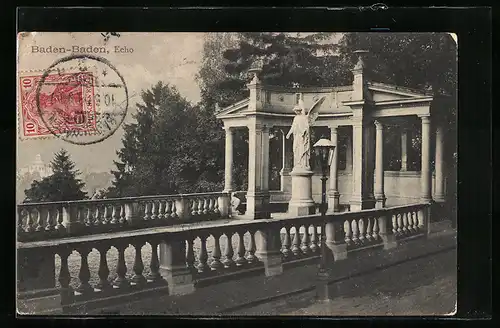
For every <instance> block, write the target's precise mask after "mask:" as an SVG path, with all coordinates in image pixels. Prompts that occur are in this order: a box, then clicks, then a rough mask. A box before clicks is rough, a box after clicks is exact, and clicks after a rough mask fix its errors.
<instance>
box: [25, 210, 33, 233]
mask: <svg viewBox="0 0 500 328" xmlns="http://www.w3.org/2000/svg"><path fill="white" fill-rule="evenodd" d="M26 211H27V212H28V216H26V228H25V229H24V231H25V232H33V231H34V228H33V216H32V214H33V211H32V210H31V209H27V210H26Z"/></svg>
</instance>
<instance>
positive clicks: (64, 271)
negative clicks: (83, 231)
mask: <svg viewBox="0 0 500 328" xmlns="http://www.w3.org/2000/svg"><path fill="white" fill-rule="evenodd" d="M71 253H72V252H71V250H70V249H67V248H64V249H59V250H58V254H59V257H60V258H61V268H60V269H59V279H58V280H59V283H60V284H61V290H62V291H63V292H64V293H66V294H67V295H71V296H72V295H74V293H73V289H72V288H71V286H70V285H69V283H70V282H71V275H70V273H69V267H68V257H69V256H70V254H71Z"/></svg>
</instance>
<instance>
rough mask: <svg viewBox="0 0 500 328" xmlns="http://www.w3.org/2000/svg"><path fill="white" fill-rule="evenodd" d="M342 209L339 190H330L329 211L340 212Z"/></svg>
mask: <svg viewBox="0 0 500 328" xmlns="http://www.w3.org/2000/svg"><path fill="white" fill-rule="evenodd" d="M339 210H340V193H339V192H338V191H337V190H329V192H328V210H327V212H328V213H332V212H338V211H339Z"/></svg>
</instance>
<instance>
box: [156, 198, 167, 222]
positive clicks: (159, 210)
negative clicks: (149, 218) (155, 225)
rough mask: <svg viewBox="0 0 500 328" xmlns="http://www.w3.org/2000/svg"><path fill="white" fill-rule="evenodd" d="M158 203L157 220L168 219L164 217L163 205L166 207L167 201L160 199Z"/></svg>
mask: <svg viewBox="0 0 500 328" xmlns="http://www.w3.org/2000/svg"><path fill="white" fill-rule="evenodd" d="M158 202H159V208H158V219H160V220H162V219H166V218H168V216H167V217H166V216H165V203H167V206H168V201H164V200H161V199H160V200H159V201H158Z"/></svg>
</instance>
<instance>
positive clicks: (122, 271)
mask: <svg viewBox="0 0 500 328" xmlns="http://www.w3.org/2000/svg"><path fill="white" fill-rule="evenodd" d="M115 247H116V249H117V250H118V265H117V266H116V274H117V277H116V279H115V281H114V282H113V284H114V286H115V287H117V288H125V287H128V286H129V285H130V284H129V282H128V280H127V277H126V274H127V265H126V263H125V249H126V248H127V247H128V244H125V243H120V244H119V245H116V246H115Z"/></svg>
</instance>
